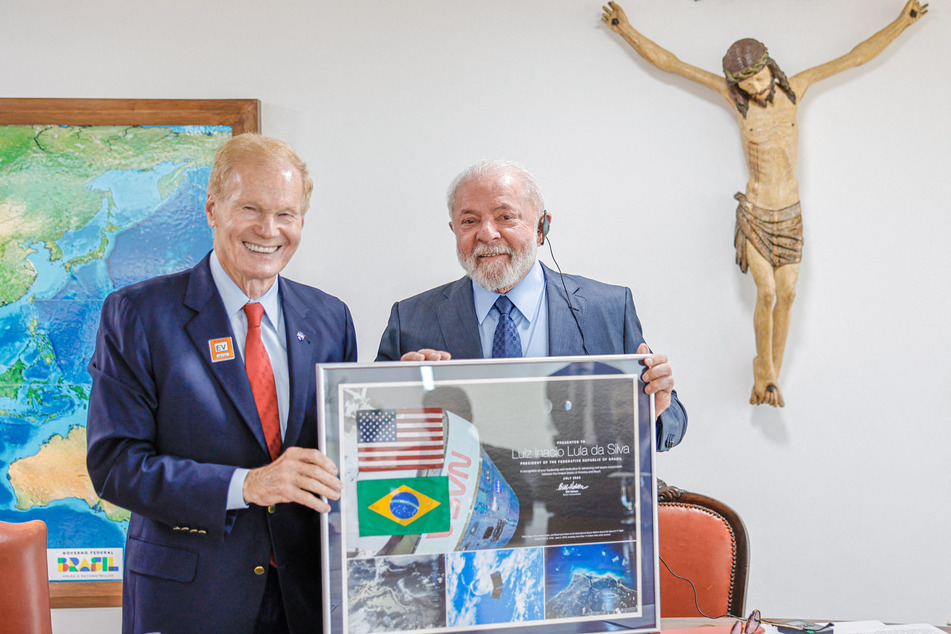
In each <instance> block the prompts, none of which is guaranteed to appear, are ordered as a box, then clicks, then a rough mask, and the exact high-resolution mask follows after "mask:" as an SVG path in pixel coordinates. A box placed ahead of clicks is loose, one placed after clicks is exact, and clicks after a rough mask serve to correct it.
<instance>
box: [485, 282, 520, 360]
mask: <svg viewBox="0 0 951 634" xmlns="http://www.w3.org/2000/svg"><path fill="white" fill-rule="evenodd" d="M495 307H496V309H498V311H499V325H498V326H496V327H495V336H494V337H493V338H492V358H493V359H511V358H514V357H520V356H522V340H521V338H519V336H518V330H517V329H516V328H515V322H514V321H512V315H511V314H510V313H511V312H512V309H513V308H515V306H513V305H512V300H510V299H509V298H508V297H506V296H505V295H499V298H498V299H497V300H495Z"/></svg>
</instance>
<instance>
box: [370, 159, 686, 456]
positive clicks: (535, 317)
mask: <svg viewBox="0 0 951 634" xmlns="http://www.w3.org/2000/svg"><path fill="white" fill-rule="evenodd" d="M448 205H449V216H450V222H449V228H450V229H451V230H452V232H453V233H454V234H455V236H456V250H457V253H458V257H459V263H460V264H461V265H462V267H463V268H464V269H465V271H466V276H465V277H463V278H462V279H459V280H456V281H455V282H451V283H449V284H445V285H443V286H439V287H437V288H434V289H431V290H428V291H426V292H424V293H421V294H419V295H416V296H414V297H410V298H409V299H405V300H403V301H400V302H397V303H396V304H394V305H393V309H392V311H391V312H390V320H389V323H388V324H387V327H386V331H385V332H384V333H383V338H382V340H381V341H380V349H379V353H378V354H377V360H378V361H381V360H396V359H402V360H404V361H407V360H409V361H438V360H442V359H449V358H454V359H481V358H491V357H512V356H525V357H545V356H565V355H605V354H632V353H638V354H645V353H650V356H649V357H647V358H646V359H645V365H646V366H647V370H646V371H645V372H644V374H643V378H644V380H645V382H646V383H647V387H646V390H647V392H648V393H649V394H654V395H655V399H656V401H655V402H656V408H657V412H658V420H657V422H658V425H657V448H658V449H659V450H660V451H666V450H667V449H670V448H671V447H673V446H674V445H676V444H678V443H679V442H680V440H681V439H682V438H683V435H684V432H685V431H686V429H687V412H686V411H685V410H684V407H683V405H681V403H680V401H679V400H678V399H677V394H676V392H675V391H674V378H673V374H672V373H671V369H670V364H669V363H668V362H667V356H666V355H663V354H658V353H651V351H650V349H649V348H648V346H647V344H646V343H645V342H644V337H643V335H642V334H641V324H640V321H639V320H638V318H637V313H636V312H635V310H634V301H633V298H632V297H631V291H630V289H628V288H624V287H621V286H612V285H609V284H604V283H601V282H596V281H594V280H590V279H587V278H584V277H579V276H576V275H561V274H560V273H556V272H554V271H552V270H551V269H549V268H548V267H546V266H544V265H543V264H541V263H540V262H539V261H538V259H537V250H538V247H539V246H540V245H541V244H542V243H543V242H544V239H545V236H546V234H547V233H548V226H549V223H550V222H551V215H550V214H548V213H547V212H546V211H545V206H544V202H543V200H542V195H541V191H540V187H539V186H538V182H537V181H536V180H535V178H534V176H532V174H531V173H530V172H529V171H528V170H526V169H525V168H524V167H522V166H521V165H519V164H517V163H513V162H511V161H503V160H494V161H483V162H480V163H476V164H475V165H473V166H471V167H469V168H468V169H466V170H465V171H464V172H462V173H461V174H460V175H459V176H457V177H456V179H455V181H453V183H452V185H451V186H450V188H449V197H448Z"/></svg>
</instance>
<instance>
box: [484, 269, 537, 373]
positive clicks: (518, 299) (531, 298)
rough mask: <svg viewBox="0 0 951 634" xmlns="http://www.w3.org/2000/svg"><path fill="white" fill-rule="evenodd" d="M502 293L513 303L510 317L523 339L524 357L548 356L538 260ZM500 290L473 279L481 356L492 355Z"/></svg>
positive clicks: (487, 356) (490, 356)
mask: <svg viewBox="0 0 951 634" xmlns="http://www.w3.org/2000/svg"><path fill="white" fill-rule="evenodd" d="M505 296H506V297H508V298H509V299H510V300H512V303H513V304H515V310H513V311H512V313H511V316H512V321H513V322H515V327H516V328H517V329H518V336H519V338H520V339H521V340H522V356H523V357H547V356H548V293H547V291H546V290H545V271H544V269H542V265H541V263H540V262H539V261H538V260H535V264H533V265H532V268H531V269H530V270H529V271H528V274H527V275H526V276H525V278H524V279H523V280H522V281H521V282H519V283H518V284H517V285H516V286H515V288H513V289H511V290H510V291H509V292H508V293H505ZM498 297H499V293H496V292H495V291H490V290H486V289H484V288H482V287H481V286H479V285H478V284H476V283H475V282H473V283H472V299H473V301H474V303H475V312H476V319H477V320H478V321H479V338H480V339H481V342H482V356H483V357H484V358H486V359H491V358H492V339H493V338H494V337H495V327H496V326H497V325H498V323H499V310H498V309H497V308H496V307H495V300H496V299H498Z"/></svg>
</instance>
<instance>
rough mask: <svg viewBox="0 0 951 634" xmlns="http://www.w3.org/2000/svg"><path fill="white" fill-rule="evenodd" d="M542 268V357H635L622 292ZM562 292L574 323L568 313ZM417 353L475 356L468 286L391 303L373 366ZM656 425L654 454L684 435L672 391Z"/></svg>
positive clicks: (627, 295) (633, 331) (636, 323)
mask: <svg viewBox="0 0 951 634" xmlns="http://www.w3.org/2000/svg"><path fill="white" fill-rule="evenodd" d="M542 266H543V267H544V269H545V290H546V292H547V294H548V352H549V354H550V355H551V356H558V357H560V356H574V355H584V354H588V355H604V354H634V353H635V352H637V347H638V346H639V345H640V344H641V343H643V342H644V336H643V335H642V334H641V322H640V320H638V318H637V312H636V311H635V310H634V299H633V297H632V296H631V290H630V289H629V288H626V287H623V286H613V285H611V284H604V283H603V282H596V281H594V280H590V279H588V278H585V277H580V276H577V275H564V276H562V275H561V274H559V273H556V272H554V271H552V270H551V269H549V268H548V267H547V266H544V265H542ZM562 280H564V286H563V285H562ZM566 287H567V289H568V294H569V295H570V297H571V307H573V308H574V312H575V315H576V316H577V318H578V319H577V322H576V321H575V318H574V317H572V315H571V309H570V308H569V303H568V296H566V295H565V288H566ZM579 325H580V330H579ZM582 332H583V333H584V339H583V341H582ZM421 348H433V349H435V350H445V351H446V352H448V353H449V354H451V355H452V358H453V359H481V358H482V344H481V342H480V339H479V323H478V320H477V318H476V314H475V304H474V303H473V300H472V281H471V280H470V279H469V278H468V277H463V278H462V279H459V280H456V281H455V282H450V283H449V284H445V285H443V286H439V287H436V288H434V289H431V290H428V291H426V292H424V293H420V294H419V295H416V296H414V297H410V298H409V299H404V300H403V301H400V302H396V303H395V304H393V309H392V310H391V311H390V321H389V323H388V324H387V326H386V331H385V332H384V333H383V338H382V339H381V341H380V349H379V352H378V353H377V357H376V359H377V361H387V360H398V359H399V358H400V357H401V356H403V355H404V354H405V353H407V352H413V351H415V350H419V349H421ZM658 423H659V424H658V427H657V446H658V449H659V450H660V451H665V450H667V449H670V448H671V447H673V446H674V445H677V444H678V443H679V442H680V441H681V439H682V438H683V436H684V433H685V432H686V431H687V412H686V410H685V409H684V407H683V405H682V404H681V403H680V400H679V399H678V398H677V394H676V392H674V395H673V398H672V400H671V404H670V407H669V408H668V409H667V410H666V411H665V412H664V413H663V414H661V416H660V418H659V419H658Z"/></svg>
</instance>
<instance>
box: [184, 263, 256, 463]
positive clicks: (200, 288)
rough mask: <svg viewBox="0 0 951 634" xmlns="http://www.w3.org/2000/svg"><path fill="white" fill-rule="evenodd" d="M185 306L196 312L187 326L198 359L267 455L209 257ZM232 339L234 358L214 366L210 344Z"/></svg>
mask: <svg viewBox="0 0 951 634" xmlns="http://www.w3.org/2000/svg"><path fill="white" fill-rule="evenodd" d="M184 304H185V306H187V307H188V308H191V309H192V310H194V311H196V313H195V316H194V317H193V318H192V319H191V320H190V321H189V322H188V323H187V324H185V330H186V332H188V336H189V337H190V338H191V340H192V343H194V344H195V347H196V348H197V349H198V356H200V357H201V359H202V361H203V362H204V363H205V365H206V367H207V368H208V372H209V374H211V376H213V377H215V379H217V381H218V383H219V384H220V385H221V388H222V392H224V393H225V394H226V395H227V396H228V398H229V399H230V400H231V402H232V403H233V404H234V407H235V409H236V410H237V411H238V415H239V416H240V417H241V420H243V421H244V423H245V424H246V425H247V426H248V428H249V429H250V430H251V433H253V434H254V437H255V438H257V440H258V443H259V444H260V445H261V447H262V448H263V449H264V450H265V451H267V442H266V441H265V440H264V431H263V430H262V429H261V422H260V420H259V419H258V410H257V407H255V405H254V395H253V394H252V393H251V384H250V383H248V375H247V372H245V370H244V360H243V359H242V358H241V357H240V356H239V355H238V353H237V347H236V342H235V341H234V333H233V332H231V324H230V322H229V321H228V316H227V315H226V314H225V307H224V304H223V303H222V301H221V296H220V295H219V294H218V289H217V288H216V287H215V282H214V279H213V278H212V277H211V268H210V267H209V265H208V257H205V259H204V260H202V261H201V263H199V264H198V265H197V266H196V267H195V268H193V269H192V272H191V276H190V278H189V281H188V289H187V290H186V291H185V301H184ZM225 337H230V338H231V346H232V350H234V358H233V359H230V360H227V361H218V362H213V361H212V360H211V350H210V346H209V341H211V340H212V339H222V338H225Z"/></svg>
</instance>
